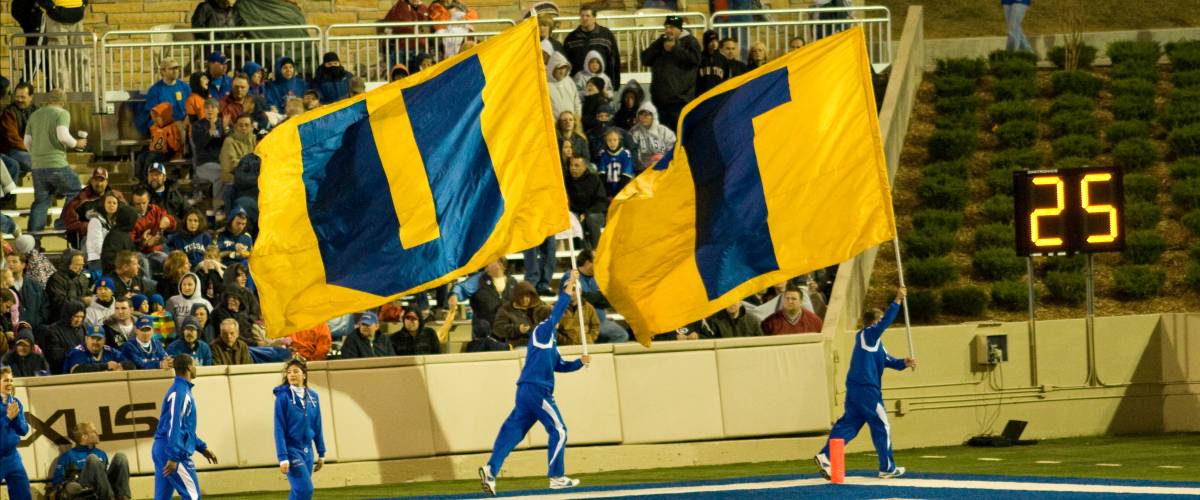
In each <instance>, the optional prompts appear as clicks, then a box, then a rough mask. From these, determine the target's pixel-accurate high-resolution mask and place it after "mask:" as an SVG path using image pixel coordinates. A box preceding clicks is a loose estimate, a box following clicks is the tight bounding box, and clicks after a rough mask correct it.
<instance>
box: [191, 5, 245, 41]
mask: <svg viewBox="0 0 1200 500" xmlns="http://www.w3.org/2000/svg"><path fill="white" fill-rule="evenodd" d="M234 2H235V0H204V1H203V2H200V4H199V5H196V10H194V11H192V28H195V29H201V28H234V27H237V25H238V20H237V15H236V14H235V13H234V11H233V5H234ZM237 35H238V32H236V31H218V32H216V33H214V34H213V38H216V39H217V40H229V39H232V38H236V37H237ZM196 38H197V39H204V40H207V39H209V37H208V34H206V33H197V34H196Z"/></svg>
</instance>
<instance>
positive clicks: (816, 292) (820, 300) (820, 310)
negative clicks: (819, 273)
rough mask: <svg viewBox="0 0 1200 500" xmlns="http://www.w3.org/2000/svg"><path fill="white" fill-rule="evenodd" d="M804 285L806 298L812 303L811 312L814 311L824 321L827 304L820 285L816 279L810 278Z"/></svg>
mask: <svg viewBox="0 0 1200 500" xmlns="http://www.w3.org/2000/svg"><path fill="white" fill-rule="evenodd" d="M805 286H806V287H808V299H809V301H810V302H811V303H812V312H814V313H816V314H817V316H820V317H821V320H822V321H824V320H825V309H826V307H827V304H826V302H825V294H824V293H821V286H820V285H819V284H818V283H817V281H816V280H810V281H809V282H808V283H806V284H805Z"/></svg>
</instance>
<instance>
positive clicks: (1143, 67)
mask: <svg viewBox="0 0 1200 500" xmlns="http://www.w3.org/2000/svg"><path fill="white" fill-rule="evenodd" d="M1108 76H1109V78H1112V79H1114V80H1126V79H1135V80H1145V81H1147V82H1157V81H1158V67H1157V66H1151V65H1147V64H1139V63H1134V62H1123V63H1121V64H1114V65H1113V67H1112V71H1110V72H1109V73H1108Z"/></svg>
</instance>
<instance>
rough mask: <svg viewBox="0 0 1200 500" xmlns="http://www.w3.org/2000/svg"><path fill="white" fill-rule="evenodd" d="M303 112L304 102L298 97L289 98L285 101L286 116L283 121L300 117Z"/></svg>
mask: <svg viewBox="0 0 1200 500" xmlns="http://www.w3.org/2000/svg"><path fill="white" fill-rule="evenodd" d="M304 111H305V110H304V100H303V99H301V98H299V97H290V98H288V100H287V104H285V105H284V113H285V115H286V116H285V118H284V120H286V119H288V118H292V117H294V116H300V115H302V114H304Z"/></svg>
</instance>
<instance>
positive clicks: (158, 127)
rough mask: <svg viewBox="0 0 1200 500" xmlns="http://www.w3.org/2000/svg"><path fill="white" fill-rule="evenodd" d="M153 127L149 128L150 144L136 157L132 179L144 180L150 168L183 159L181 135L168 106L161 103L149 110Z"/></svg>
mask: <svg viewBox="0 0 1200 500" xmlns="http://www.w3.org/2000/svg"><path fill="white" fill-rule="evenodd" d="M150 116H151V117H153V118H154V125H153V126H151V127H150V143H149V144H146V150H145V151H144V152H143V153H142V154H141V155H140V156H139V157H138V161H137V166H136V169H135V171H134V174H133V175H134V177H135V178H137V179H141V180H143V181H144V180H145V179H146V175H147V172H146V171H147V170H148V169H150V167H151V166H157V165H163V164H165V163H167V162H169V161H171V160H178V159H180V158H182V157H183V135H182V134H181V133H180V132H179V127H177V126H176V125H175V122H174V121H173V120H172V118H171V112H170V106H169V105H168V104H167V103H165V102H164V103H161V104H159V105H158V107H156V108H154V109H152V110H150ZM163 170H164V171H165V170H166V169H165V168H164V169H163Z"/></svg>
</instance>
